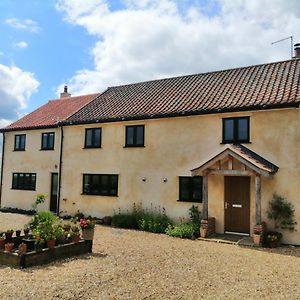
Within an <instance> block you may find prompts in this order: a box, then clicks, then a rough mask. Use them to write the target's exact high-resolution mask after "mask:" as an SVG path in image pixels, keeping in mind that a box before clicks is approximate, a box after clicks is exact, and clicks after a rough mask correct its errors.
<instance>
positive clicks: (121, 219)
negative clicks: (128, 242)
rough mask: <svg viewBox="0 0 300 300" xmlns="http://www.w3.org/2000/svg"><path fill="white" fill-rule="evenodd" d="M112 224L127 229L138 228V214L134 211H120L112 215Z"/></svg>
mask: <svg viewBox="0 0 300 300" xmlns="http://www.w3.org/2000/svg"><path fill="white" fill-rule="evenodd" d="M112 224H113V225H114V226H116V227H120V228H126V229H138V228H139V226H138V219H137V215H136V214H134V213H118V214H115V215H113V216H112Z"/></svg>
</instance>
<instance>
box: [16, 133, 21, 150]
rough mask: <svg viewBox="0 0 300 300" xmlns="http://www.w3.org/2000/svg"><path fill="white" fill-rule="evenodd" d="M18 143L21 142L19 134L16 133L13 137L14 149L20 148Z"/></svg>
mask: <svg viewBox="0 0 300 300" xmlns="http://www.w3.org/2000/svg"><path fill="white" fill-rule="evenodd" d="M20 144H21V141H20V136H19V135H16V137H15V149H19V148H20Z"/></svg>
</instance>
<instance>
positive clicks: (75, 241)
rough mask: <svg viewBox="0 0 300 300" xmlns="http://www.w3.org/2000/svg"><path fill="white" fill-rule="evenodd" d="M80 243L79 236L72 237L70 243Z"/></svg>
mask: <svg viewBox="0 0 300 300" xmlns="http://www.w3.org/2000/svg"><path fill="white" fill-rule="evenodd" d="M79 241H80V234H76V235H73V236H72V243H78V242H79Z"/></svg>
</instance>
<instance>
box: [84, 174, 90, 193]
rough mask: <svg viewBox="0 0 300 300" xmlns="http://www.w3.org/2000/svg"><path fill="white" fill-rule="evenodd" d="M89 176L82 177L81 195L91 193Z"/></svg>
mask: <svg viewBox="0 0 300 300" xmlns="http://www.w3.org/2000/svg"><path fill="white" fill-rule="evenodd" d="M90 179H91V178H90V175H83V193H84V194H89V193H90V192H91V189H90Z"/></svg>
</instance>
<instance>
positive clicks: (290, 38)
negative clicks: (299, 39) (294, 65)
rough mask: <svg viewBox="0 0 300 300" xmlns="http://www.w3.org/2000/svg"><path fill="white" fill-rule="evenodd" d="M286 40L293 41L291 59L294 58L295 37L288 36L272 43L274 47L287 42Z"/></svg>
mask: <svg viewBox="0 0 300 300" xmlns="http://www.w3.org/2000/svg"><path fill="white" fill-rule="evenodd" d="M286 40H291V58H293V47H294V39H293V36H292V35H291V36H288V37H286V38H284V39H281V40H278V41H275V42H273V43H271V45H274V44H277V43H280V42H283V41H286Z"/></svg>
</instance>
